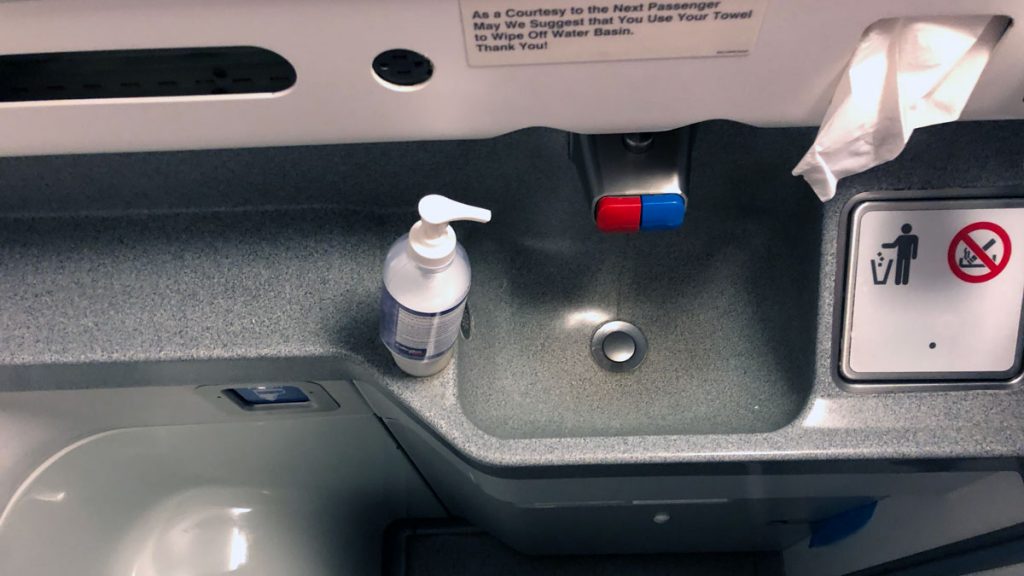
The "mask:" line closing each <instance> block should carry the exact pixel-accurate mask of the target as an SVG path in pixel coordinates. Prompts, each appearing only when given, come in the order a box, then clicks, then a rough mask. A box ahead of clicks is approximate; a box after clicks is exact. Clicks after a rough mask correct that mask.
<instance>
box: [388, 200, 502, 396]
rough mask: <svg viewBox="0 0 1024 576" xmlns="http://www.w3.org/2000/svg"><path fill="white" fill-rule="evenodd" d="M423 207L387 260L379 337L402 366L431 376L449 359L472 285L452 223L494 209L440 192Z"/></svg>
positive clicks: (482, 217) (479, 218)
mask: <svg viewBox="0 0 1024 576" xmlns="http://www.w3.org/2000/svg"><path fill="white" fill-rule="evenodd" d="M419 212H420V220H419V222H416V223H415V224H414V225H413V226H412V228H411V229H410V230H409V233H408V234H406V235H404V236H402V237H401V238H399V239H398V240H396V241H395V243H394V244H392V245H391V249H390V250H389V251H388V255H387V259H386V260H385V261H384V287H383V290H382V291H381V320H380V338H381V341H383V342H384V345H385V346H387V348H388V350H389V351H390V352H391V356H392V357H393V358H394V359H395V363H396V364H398V367H399V368H401V369H402V370H403V371H405V372H406V373H408V374H411V375H413V376H429V375H431V374H436V373H437V372H440V371H441V370H442V369H444V367H445V366H447V365H448V362H449V361H451V358H452V353H453V352H454V350H455V342H456V341H457V340H458V335H459V328H460V326H461V323H462V313H463V311H464V310H465V307H466V296H468V294H469V287H470V266H469V257H468V256H467V255H466V251H465V250H464V249H463V248H462V246H461V245H460V244H459V243H458V241H457V239H456V237H455V231H454V230H452V227H451V226H449V225H448V223H449V222H453V221H457V220H470V221H473V222H488V221H490V219H491V212H490V211H489V210H485V209H483V208H476V207H474V206H468V205H466V204H461V203H459V202H455V201H453V200H449V199H448V198H445V197H444V196H439V195H436V194H432V195H430V196H425V197H423V199H421V200H420V203H419Z"/></svg>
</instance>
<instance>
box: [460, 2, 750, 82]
mask: <svg viewBox="0 0 1024 576" xmlns="http://www.w3.org/2000/svg"><path fill="white" fill-rule="evenodd" d="M460 2H461V6H462V29H463V36H464V38H465V42H466V56H467V60H468V61H469V65H470V66H508V65H514V64H546V63H553V62H602V61H609V60H640V59H649V58H685V57H697V56H743V55H745V54H747V53H749V52H750V50H751V49H753V47H754V41H755V40H756V39H757V32H758V30H759V29H760V27H761V19H762V18H763V17H764V13H765V10H766V6H767V3H768V0H699V1H696V2H665V1H661V2H647V1H642V2H636V1H633V2H630V1H628V0H625V1H624V0H545V1H544V2H539V3H536V4H531V3H526V2H523V1H522V0H460Z"/></svg>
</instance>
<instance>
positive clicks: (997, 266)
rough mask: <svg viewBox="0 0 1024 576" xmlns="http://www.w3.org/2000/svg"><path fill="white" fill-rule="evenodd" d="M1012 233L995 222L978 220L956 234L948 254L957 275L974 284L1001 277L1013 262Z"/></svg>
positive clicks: (950, 266) (952, 268) (950, 267)
mask: <svg viewBox="0 0 1024 576" xmlns="http://www.w3.org/2000/svg"><path fill="white" fill-rule="evenodd" d="M1010 249H1011V246H1010V235H1009V234H1007V233H1006V230H1003V228H1002V226H999V225H998V224H993V223H992V222H975V223H973V224H969V225H967V226H966V227H964V228H963V229H962V230H960V231H959V232H957V233H956V234H954V235H953V240H952V241H951V242H950V243H949V252H948V254H947V256H946V258H947V260H948V262H949V269H950V270H952V271H953V275H954V276H956V277H957V278H959V279H961V280H963V281H964V282H970V283H971V284H980V283H982V282H988V281H989V280H991V279H993V278H995V277H996V276H999V273H1000V272H1002V271H1003V270H1005V269H1006V265H1007V264H1008V263H1009V262H1010Z"/></svg>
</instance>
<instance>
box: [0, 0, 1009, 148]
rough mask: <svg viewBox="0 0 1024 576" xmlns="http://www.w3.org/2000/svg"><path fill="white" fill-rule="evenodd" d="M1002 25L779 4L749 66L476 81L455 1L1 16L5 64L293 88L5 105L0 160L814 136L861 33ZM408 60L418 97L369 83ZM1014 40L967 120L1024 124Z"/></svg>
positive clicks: (942, 3)
mask: <svg viewBox="0 0 1024 576" xmlns="http://www.w3.org/2000/svg"><path fill="white" fill-rule="evenodd" d="M937 14H943V15H953V14H1004V15H1008V16H1011V17H1013V18H1015V19H1016V20H1018V21H1024V2H1020V1H1019V0H977V1H973V2H964V1H962V0H898V1H897V0H860V1H857V2H820V1H818V0H772V1H771V2H769V5H768V10H767V12H766V14H765V16H764V20H763V23H762V26H761V30H760V32H759V34H758V37H757V41H756V42H755V44H754V46H753V49H752V51H751V53H750V55H748V56H738V57H729V58H685V59H662V60H633V61H622V62H603V63H572V64H542V65H529V66H498V67H488V68H471V67H469V66H468V65H467V63H466V52H465V46H464V42H463V34H462V24H461V18H460V11H459V2H458V0H387V1H383V0H347V1H326V0H295V1H291V2H281V1H279V0H245V1H242V0H168V1H164V2H149V1H144V0H45V1H25V2H0V53H35V52H53V51H65V50H100V49H121V48H146V47H153V48H159V47H184V46H197V45H198V46H204V45H205V46H209V45H257V46H262V47H266V48H269V49H271V50H274V51H276V52H278V53H280V54H281V55H283V56H285V57H286V58H288V59H289V60H290V61H291V62H292V63H293V65H294V66H295V68H296V71H297V73H298V81H297V84H296V85H295V86H294V87H293V88H292V89H290V90H288V91H287V92H284V93H282V94H280V95H277V96H274V97H267V96H256V97H252V96H243V97H239V96H225V97H218V98H195V97H185V98H163V99H152V100H146V101H135V100H116V101H115V100H95V101H87V102H62V103H51V102H37V103H27V104H16V103H9V104H0V155H21V154H46V153H67V152H92V151H124V150H156V149H176V148H215V147H237V146H267V145H280V144H310V143H328V142H358V141H386V140H405V139H443V138H466V137H468V138H473V137H490V136H495V135H498V134H502V133H505V132H509V131H512V130H516V129H520V128H523V127H527V126H549V127H554V128H562V129H567V130H574V131H578V132H586V133H595V132H623V131H631V130H661V129H669V128H675V127H678V126H682V125H686V124H690V123H693V122H697V121H701V120H706V119H711V118H728V119H733V120H738V121H741V122H746V123H750V124H755V125H762V126H793V125H799V126H810V125H817V124H818V123H819V122H820V121H821V118H822V116H823V115H824V112H825V109H826V107H827V105H828V102H829V99H830V97H831V95H832V91H833V89H834V87H835V84H836V81H837V79H838V77H839V75H840V74H841V73H842V70H843V68H844V66H845V65H846V62H847V60H848V59H849V56H850V54H851V53H852V51H853V49H854V47H855V46H856V44H857V41H858V40H859V38H860V36H861V33H862V32H863V30H864V29H865V28H866V27H867V26H868V25H869V24H871V23H872V22H874V21H876V20H878V19H880V18H886V17H893V16H920V15H937ZM396 47H404V48H409V49H413V50H417V51H419V52H422V53H423V54H425V55H427V56H428V57H429V58H431V59H432V60H433V62H434V64H435V68H436V72H435V74H434V78H433V79H432V80H431V81H430V82H429V83H428V84H426V85H425V86H424V87H423V88H422V89H419V90H414V91H394V90H391V89H389V88H387V87H385V86H382V85H381V84H380V83H378V82H376V81H375V80H374V77H373V74H372V72H371V69H370V63H371V61H372V59H373V57H374V56H375V55H376V54H378V53H380V52H382V51H384V50H387V49H391V48H396ZM1022 60H1024V31H1022V30H1020V27H1019V26H1014V27H1011V28H1010V29H1009V31H1008V32H1007V34H1006V36H1005V37H1004V38H1003V40H1002V41H1001V43H1000V45H999V46H998V47H997V50H996V52H995V54H994V56H993V58H992V60H991V62H990V64H989V67H988V69H987V70H986V72H985V74H984V76H983V77H982V79H981V82H980V83H979V85H978V87H977V89H976V91H975V94H974V96H973V98H972V100H971V102H970V103H969V104H968V106H967V109H966V111H965V113H964V118H965V119H994V118H1021V117H1024V103H1022V102H1021V99H1022V97H1024V73H1022V72H1021V70H1020V67H1019V62H1021V61H1022Z"/></svg>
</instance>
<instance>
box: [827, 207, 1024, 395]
mask: <svg viewBox="0 0 1024 576" xmlns="http://www.w3.org/2000/svg"><path fill="white" fill-rule="evenodd" d="M851 220H852V221H851V228H852V230H851V232H850V246H851V247H850V252H849V253H848V255H847V258H848V260H847V264H848V267H847V274H848V275H847V277H846V281H847V282H846V298H845V301H844V304H843V306H844V308H843V310H844V316H845V318H844V321H843V329H844V333H843V351H842V357H841V359H840V370H841V373H842V374H843V376H844V377H846V378H847V379H849V380H851V381H862V382H869V381H878V382H891V381H908V380H915V381H931V382H941V381H952V380H957V381H974V380H999V381H1005V380H1007V379H1010V378H1014V377H1016V376H1018V375H1019V374H1020V373H1021V371H1022V365H1024V338H1022V337H1021V333H1022V330H1024V318H1022V311H1024V297H1022V295H1024V253H1022V254H1012V253H1011V249H1012V248H1013V247H1012V246H1011V241H1013V243H1016V244H1018V246H1017V247H1016V248H1017V250H1018V251H1020V250H1024V248H1021V243H1022V242H1024V198H1005V199H978V200H973V199H963V200H946V201H935V200H922V201H905V200H893V201H868V202H864V203H862V204H860V205H858V206H857V208H856V209H855V210H854V211H853V212H852V214H851Z"/></svg>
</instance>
